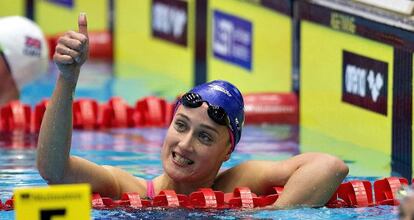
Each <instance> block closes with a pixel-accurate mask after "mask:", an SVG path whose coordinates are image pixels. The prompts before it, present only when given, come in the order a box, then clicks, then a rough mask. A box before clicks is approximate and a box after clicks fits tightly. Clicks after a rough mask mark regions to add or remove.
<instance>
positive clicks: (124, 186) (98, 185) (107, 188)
mask: <svg viewBox="0 0 414 220" xmlns="http://www.w3.org/2000/svg"><path fill="white" fill-rule="evenodd" d="M78 24H79V32H74V31H69V32H67V33H65V35H64V36H62V37H61V38H59V41H58V45H57V46H56V52H55V54H54V57H53V58H54V61H55V63H56V65H57V66H58V68H59V70H60V72H61V73H60V75H59V78H58V80H57V83H56V88H55V90H54V92H53V95H52V98H51V100H50V101H49V103H48V106H47V108H46V112H45V115H44V118H43V121H42V126H41V129H40V134H39V141H38V149H37V167H38V169H39V173H40V175H41V176H42V177H43V178H44V179H45V180H46V181H47V182H48V183H49V184H62V183H85V182H86V183H90V184H91V186H92V190H93V191H94V192H98V193H100V194H101V195H103V196H109V197H113V198H117V197H119V195H120V194H121V193H122V192H125V191H140V192H141V191H142V187H140V186H141V185H142V184H140V181H139V180H138V179H136V178H135V177H133V176H132V175H131V174H128V173H127V172H125V171H122V170H120V169H117V168H114V167H108V166H99V165H97V164H94V163H92V162H90V161H87V160H85V159H82V158H79V157H75V156H70V147H71V138H72V104H73V95H74V91H75V88H76V83H77V80H78V76H79V72H80V68H81V66H82V64H83V63H84V62H85V61H86V59H87V55H88V32H87V21H86V16H85V15H80V16H79V20H78Z"/></svg>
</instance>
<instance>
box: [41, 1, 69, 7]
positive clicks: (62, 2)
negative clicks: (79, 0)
mask: <svg viewBox="0 0 414 220" xmlns="http://www.w3.org/2000/svg"><path fill="white" fill-rule="evenodd" d="M47 1H48V2H51V3H55V4H56V5H61V6H65V7H68V8H73V0H47Z"/></svg>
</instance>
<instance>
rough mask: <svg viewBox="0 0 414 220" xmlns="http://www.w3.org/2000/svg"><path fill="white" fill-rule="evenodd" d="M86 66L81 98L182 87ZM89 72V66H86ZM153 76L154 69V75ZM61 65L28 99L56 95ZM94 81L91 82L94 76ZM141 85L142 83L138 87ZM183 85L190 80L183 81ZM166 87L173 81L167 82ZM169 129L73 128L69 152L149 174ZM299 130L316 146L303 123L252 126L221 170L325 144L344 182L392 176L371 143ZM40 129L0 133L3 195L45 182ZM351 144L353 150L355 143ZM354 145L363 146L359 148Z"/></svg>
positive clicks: (97, 214)
mask: <svg viewBox="0 0 414 220" xmlns="http://www.w3.org/2000/svg"><path fill="white" fill-rule="evenodd" d="M89 65H90V66H89V67H87V68H86V69H87V71H85V68H84V69H83V71H82V74H81V78H80V82H79V83H78V88H77V91H76V97H91V98H94V99H96V100H98V101H100V102H105V101H107V100H108V99H109V98H110V97H112V96H122V97H124V98H125V99H126V100H127V101H128V103H130V104H131V105H132V104H134V103H135V101H136V100H138V99H139V98H140V97H143V96H145V95H163V94H167V95H166V96H164V95H163V97H167V99H169V100H172V99H173V98H174V97H175V95H176V93H175V91H174V92H172V93H171V92H169V91H162V90H159V91H156V92H155V93H154V92H152V93H150V92H149V91H150V90H149V89H146V88H145V87H144V84H145V83H143V82H142V81H140V80H136V79H115V78H114V77H113V76H112V73H111V67H110V66H108V65H106V64H89ZM85 72H86V73H85ZM149 75H150V74H149ZM55 80H56V69H55V67H54V66H53V65H51V71H50V74H49V75H47V76H45V77H44V78H42V79H39V80H37V81H35V82H33V83H32V84H31V85H28V86H26V87H25V88H24V89H23V91H22V95H21V99H22V101H23V102H24V103H27V104H30V105H31V106H34V105H35V104H36V103H38V102H40V101H41V100H42V99H43V98H47V97H49V96H50V95H51V93H52V90H53V87H54V81H55ZM91 82H93V83H91ZM137 85H143V86H137ZM178 87H180V88H181V87H185V86H182V85H180V86H178ZM165 88H167V89H168V88H171V87H168V86H165ZM165 132H166V129H165V128H164V129H155V128H145V129H143V128H134V129H113V130H100V131H76V130H75V131H74V133H73V141H72V149H71V153H72V154H73V155H78V156H81V157H84V158H86V159H88V160H91V161H93V162H95V163H97V164H101V165H104V164H105V165H112V166H116V167H119V168H122V169H124V170H127V171H128V172H130V173H132V174H133V175H135V176H137V177H142V178H146V179H151V178H153V177H155V176H157V175H159V174H161V173H162V166H161V161H160V151H161V145H162V141H163V138H164V135H165ZM300 133H301V135H303V134H308V135H307V136H310V137H313V138H312V140H313V141H314V142H313V143H312V144H310V145H303V144H302V145H303V146H302V145H299V127H297V126H291V125H272V126H246V127H245V129H244V131H243V136H242V139H241V142H240V143H239V145H238V147H237V148H236V150H235V152H234V153H233V154H232V156H231V159H230V160H229V161H227V162H226V163H224V164H223V166H222V170H225V169H227V168H229V167H232V166H235V165H237V164H239V163H241V162H243V161H246V160H283V159H286V158H289V157H291V156H293V155H296V154H299V153H300V152H304V151H325V152H333V153H335V154H336V155H340V157H341V158H342V159H344V160H345V162H346V163H347V164H348V166H349V167H350V175H349V176H348V177H347V179H346V180H345V181H348V180H352V179H364V180H369V181H371V182H373V181H375V180H376V179H377V178H382V177H384V176H390V175H391V174H390V171H389V169H384V166H378V163H373V162H372V161H373V160H367V159H366V158H368V157H370V158H371V157H375V158H376V161H389V157H388V156H386V155H382V154H378V153H377V152H372V151H369V150H367V149H365V148H359V147H358V146H352V145H348V144H347V146H348V147H347V148H346V149H344V148H341V146H343V144H342V143H340V142H339V141H338V140H332V141H331V143H332V145H331V146H330V148H329V149H323V148H318V146H320V145H319V144H318V137H319V136H320V135H319V134H314V133H312V131H308V130H306V129H304V128H300ZM36 141H37V134H31V135H27V134H19V133H0V155H1V157H0V179H1V181H0V199H1V200H2V201H3V202H4V201H5V200H6V199H8V198H10V197H11V196H12V193H13V189H14V188H15V187H27V186H44V185H46V183H45V181H44V180H43V179H42V178H41V177H40V175H39V173H38V171H37V169H36V167H35V158H36ZM350 147H352V149H351V148H350ZM353 152H359V153H358V155H355V153H353ZM92 217H93V219H355V218H363V219H387V220H389V219H397V218H398V207H393V206H376V207H370V208H342V209H328V208H301V209H294V210H279V211H275V210H226V211H222V210H221V211H200V210H186V209H169V210H162V209H151V210H147V209H146V210H138V211H134V212H126V211H122V210H111V211H102V210H93V213H92ZM0 219H14V211H0Z"/></svg>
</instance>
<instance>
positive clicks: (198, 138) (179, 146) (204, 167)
mask: <svg viewBox="0 0 414 220" xmlns="http://www.w3.org/2000/svg"><path fill="white" fill-rule="evenodd" d="M207 107H208V106H207V104H206V103H204V104H203V105H202V106H200V107H198V108H188V107H184V106H182V105H180V106H179V107H178V109H177V112H176V114H175V116H174V118H173V121H172V123H171V125H170V127H169V128H168V132H167V136H166V138H165V140H164V145H163V150H162V155H161V157H162V161H163V167H164V171H165V172H166V174H167V175H168V176H170V177H171V178H172V179H174V180H175V181H182V182H190V181H191V182H194V183H196V182H197V183H200V182H203V181H208V180H211V179H214V178H215V177H216V175H217V172H218V170H219V169H220V167H221V164H222V163H223V162H224V161H226V160H228V159H229V157H230V155H229V152H230V141H229V133H228V129H227V127H226V126H223V125H219V124H217V123H215V122H214V121H213V120H211V119H210V118H209V116H208V114H207Z"/></svg>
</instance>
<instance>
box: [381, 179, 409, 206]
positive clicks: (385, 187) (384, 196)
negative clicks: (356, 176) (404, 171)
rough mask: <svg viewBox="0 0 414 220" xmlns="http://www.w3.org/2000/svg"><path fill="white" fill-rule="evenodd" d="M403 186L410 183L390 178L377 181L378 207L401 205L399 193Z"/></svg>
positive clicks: (405, 180)
mask: <svg viewBox="0 0 414 220" xmlns="http://www.w3.org/2000/svg"><path fill="white" fill-rule="evenodd" d="M403 185H408V181H407V179H405V178H399V177H388V178H384V179H382V180H377V181H375V182H374V192H375V200H376V203H377V205H399V204H400V202H399V201H398V200H397V192H398V190H400V189H401V187H402V186H403Z"/></svg>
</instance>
